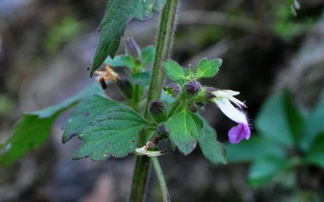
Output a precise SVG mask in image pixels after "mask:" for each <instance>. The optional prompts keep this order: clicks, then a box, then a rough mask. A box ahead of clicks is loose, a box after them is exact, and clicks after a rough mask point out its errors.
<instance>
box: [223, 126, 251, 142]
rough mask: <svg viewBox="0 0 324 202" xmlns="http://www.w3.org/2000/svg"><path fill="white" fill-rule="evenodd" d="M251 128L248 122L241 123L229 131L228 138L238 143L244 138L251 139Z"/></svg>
mask: <svg viewBox="0 0 324 202" xmlns="http://www.w3.org/2000/svg"><path fill="white" fill-rule="evenodd" d="M250 137H251V130H250V128H249V126H248V125H247V124H244V123H239V124H238V125H237V126H234V127H233V128H231V129H230V130H229V131H228V138H229V141H230V143H232V144H237V143H239V142H240V141H242V140H243V139H246V140H248V139H250Z"/></svg>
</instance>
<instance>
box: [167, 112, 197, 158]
mask: <svg viewBox="0 0 324 202" xmlns="http://www.w3.org/2000/svg"><path fill="white" fill-rule="evenodd" d="M166 127H167V129H168V131H169V136H170V140H171V141H172V142H173V143H174V144H175V145H176V146H177V147H178V149H179V150H180V151H181V152H182V153H184V154H185V155H187V154H189V153H190V152H192V151H193V149H194V148H195V147H196V144H197V142H196V140H198V139H199V137H200V135H201V133H202V128H203V122H202V120H201V119H200V118H199V117H198V116H197V115H195V114H193V113H191V112H189V111H186V110H183V111H181V112H179V113H177V114H175V115H173V116H171V117H170V118H169V120H168V121H167V122H166Z"/></svg>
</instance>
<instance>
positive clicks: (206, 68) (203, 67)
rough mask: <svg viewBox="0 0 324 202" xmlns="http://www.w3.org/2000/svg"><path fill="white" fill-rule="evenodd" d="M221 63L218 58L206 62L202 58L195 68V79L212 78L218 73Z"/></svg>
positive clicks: (205, 59)
mask: <svg viewBox="0 0 324 202" xmlns="http://www.w3.org/2000/svg"><path fill="white" fill-rule="evenodd" d="M222 63H223V61H222V59H220V58H217V59H213V60H208V59H207V58H203V59H202V60H200V62H199V64H198V68H197V73H196V74H197V75H196V77H197V78H210V77H214V76H215V75H216V74H217V73H218V71H219V67H220V66H221V65H222Z"/></svg>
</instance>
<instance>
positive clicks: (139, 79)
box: [130, 71, 151, 86]
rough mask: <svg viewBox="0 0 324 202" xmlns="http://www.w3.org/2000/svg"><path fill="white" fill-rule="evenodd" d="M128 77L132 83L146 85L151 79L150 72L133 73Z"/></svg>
mask: <svg viewBox="0 0 324 202" xmlns="http://www.w3.org/2000/svg"><path fill="white" fill-rule="evenodd" d="M130 79H131V81H132V82H133V83H135V84H137V85H141V86H146V85H148V84H149V83H150V79H151V72H149V71H146V72H140V73H133V74H131V76H130Z"/></svg>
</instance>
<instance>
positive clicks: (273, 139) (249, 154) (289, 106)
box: [227, 91, 324, 187]
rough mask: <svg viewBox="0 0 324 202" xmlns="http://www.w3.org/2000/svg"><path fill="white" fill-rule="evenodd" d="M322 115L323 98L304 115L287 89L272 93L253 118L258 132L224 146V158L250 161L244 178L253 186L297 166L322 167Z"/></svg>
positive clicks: (323, 119)
mask: <svg viewBox="0 0 324 202" xmlns="http://www.w3.org/2000/svg"><path fill="white" fill-rule="evenodd" d="M323 115H324V105H323V101H321V102H319V103H318V105H317V107H315V109H314V110H313V111H312V112H311V113H309V114H307V115H304V114H302V113H301V112H300V110H299V109H298V108H297V107H296V105H295V104H294V103H293V101H292V97H291V96H290V94H289V93H288V92H287V91H285V92H283V93H280V94H276V95H273V96H271V97H270V98H269V99H267V100H266V102H265V103H264V105H263V106H262V108H261V111H260V112H259V115H258V117H257V119H256V127H257V130H258V133H259V135H258V136H253V138H252V139H251V140H250V141H247V142H243V143H240V144H239V145H228V146H227V151H228V152H227V159H228V161H230V162H244V161H245V162H252V165H251V168H250V171H249V175H248V181H249V183H250V184H251V185H252V186H254V187H257V186H261V185H263V184H265V183H267V182H269V181H271V180H273V178H276V176H279V175H280V174H282V173H286V172H290V171H291V170H293V171H294V169H295V171H296V168H297V166H300V165H315V166H319V167H324V163H323V158H324V135H323V134H324V117H323ZM292 151H303V153H292ZM292 154H293V155H292Z"/></svg>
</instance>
